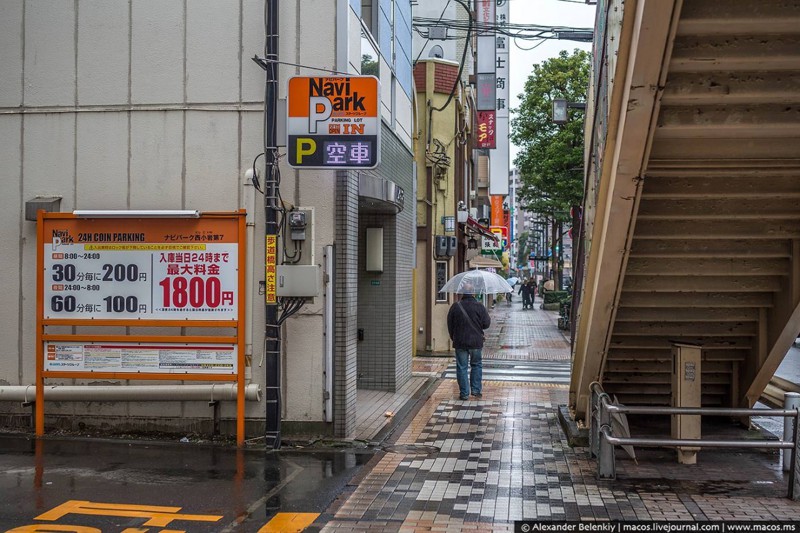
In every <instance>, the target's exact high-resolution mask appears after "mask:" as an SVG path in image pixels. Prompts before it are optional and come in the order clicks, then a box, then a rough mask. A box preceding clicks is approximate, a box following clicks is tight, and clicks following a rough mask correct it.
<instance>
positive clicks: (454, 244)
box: [445, 237, 458, 257]
mask: <svg viewBox="0 0 800 533" xmlns="http://www.w3.org/2000/svg"><path fill="white" fill-rule="evenodd" d="M445 238H446V239H447V255H448V256H449V257H453V256H455V255H456V254H457V253H458V239H456V238H455V237H445Z"/></svg>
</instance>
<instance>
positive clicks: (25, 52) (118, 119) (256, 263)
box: [0, 0, 413, 436]
mask: <svg viewBox="0 0 800 533" xmlns="http://www.w3.org/2000/svg"><path fill="white" fill-rule="evenodd" d="M342 6H343V4H342V3H341V2H327V1H326V2H319V1H317V2H294V3H288V2H280V3H279V9H280V12H279V16H280V58H281V60H282V61H285V62H287V63H295V64H297V65H305V66H308V67H315V68H316V70H314V69H311V70H309V69H308V68H300V67H296V66H292V65H281V67H280V69H279V78H280V83H279V95H280V97H281V98H285V97H286V87H287V80H288V78H289V77H290V76H293V75H314V74H323V75H324V74H325V73H326V71H327V72H333V71H336V70H339V69H340V68H346V69H348V70H350V71H353V72H355V71H357V68H360V61H359V60H360V52H361V50H360V42H359V40H358V37H357V36H358V35H360V22H359V19H358V16H357V15H356V14H355V12H354V11H353V9H352V7H351V6H346V7H345V8H344V9H342ZM301 22H302V23H301ZM354 35H355V36H356V37H353V36H354ZM0 50H2V61H0V135H2V139H3V142H2V143H0V191H1V192H2V194H0V206H2V207H4V209H2V210H0V238H2V239H3V242H5V243H7V246H6V253H4V254H3V255H2V256H1V257H0V268H3V269H4V271H5V272H7V273H9V274H10V275H8V276H7V277H6V281H5V283H4V286H5V290H3V291H2V292H0V340H2V341H3V345H4V347H5V349H6V352H5V354H6V356H5V357H2V358H0V385H4V384H7V385H27V384H31V383H33V382H34V378H35V357H34V355H35V348H36V347H35V334H36V332H35V303H36V299H37V295H36V293H35V270H36V269H35V265H36V245H35V243H36V223H35V222H29V221H25V220H24V205H25V202H26V201H27V200H30V199H32V198H34V197H35V196H59V197H61V206H60V209H61V211H64V212H69V211H72V210H73V209H198V210H200V211H233V210H236V209H239V208H245V209H247V211H248V212H249V213H250V214H251V215H252V219H253V223H254V226H253V230H252V233H251V234H250V236H251V238H252V240H251V241H250V242H249V243H248V246H250V247H251V249H252V262H251V263H249V264H248V265H246V267H247V268H248V273H247V276H248V278H249V280H250V281H251V282H252V287H253V290H252V291H251V292H250V293H249V294H247V295H246V296H247V297H248V298H250V299H251V300H252V301H253V306H252V311H251V313H250V314H249V315H248V316H246V317H242V321H243V322H244V323H247V324H248V326H249V327H250V328H251V329H252V346H251V347H248V353H247V359H248V364H249V365H250V367H249V368H248V372H247V374H248V376H249V377H250V378H251V379H252V381H253V382H254V383H257V384H260V385H261V386H262V387H263V385H264V383H265V375H264V370H263V367H261V366H259V361H260V360H261V358H262V353H261V347H262V346H263V330H264V320H265V318H264V317H265V311H264V306H263V300H262V298H263V296H261V295H259V294H258V287H259V282H260V281H263V279H264V272H263V260H264V244H263V242H264V239H263V235H264V231H265V230H264V207H263V196H261V195H256V193H255V192H254V191H253V188H252V187H250V186H249V185H248V184H245V182H244V174H245V171H246V170H247V169H249V168H250V167H252V166H253V160H254V158H255V157H256V155H258V154H259V153H261V152H262V151H263V128H264V105H263V102H264V72H263V71H262V70H261V69H260V68H258V66H257V65H256V64H254V63H253V62H252V61H251V60H250V58H251V57H252V56H253V55H255V54H258V55H263V50H264V0H192V1H191V2H188V1H186V2H159V1H157V0H137V1H136V2H105V1H101V0H79V1H73V0H53V1H52V2H41V1H35V0H19V1H9V2H2V3H0ZM342 57H343V58H345V64H344V65H342V59H341V58H342ZM382 61H383V59H382ZM347 63H350V67H349V68H348V67H347V66H346V65H347ZM354 67H356V68H354ZM319 69H322V70H321V71H320V70H319ZM381 84H382V96H381V99H382V101H383V102H384V105H383V108H384V110H383V116H384V120H385V123H384V141H383V142H384V158H385V160H384V161H385V164H384V165H382V166H381V167H379V168H378V169H376V170H374V171H371V172H372V173H373V174H374V175H376V176H380V177H382V178H384V179H390V180H393V181H396V182H397V183H398V184H399V185H400V186H401V187H403V189H404V190H405V191H406V193H407V194H409V195H410V194H411V191H412V189H413V188H412V185H413V183H412V177H411V176H412V175H413V170H412V160H411V155H410V151H409V150H410V149H409V146H410V144H411V132H412V122H413V120H412V113H411V110H410V107H411V97H410V96H409V95H407V94H406V93H405V92H404V91H403V90H402V89H401V88H400V87H399V86H397V84H396V80H395V78H394V77H393V75H392V72H391V70H388V74H386V75H385V76H382V79H381ZM281 151H283V150H281ZM257 166H258V167H259V168H260V169H262V170H263V159H261V160H260V162H259V164H258V165H257ZM262 176H263V172H262ZM262 183H263V179H262ZM281 195H282V198H283V200H284V201H286V202H287V203H290V204H292V205H294V206H300V207H305V208H312V209H313V212H314V227H313V230H312V231H313V235H314V239H313V241H314V242H313V246H312V247H311V249H310V250H309V251H310V252H313V262H314V263H315V264H321V263H322V258H323V249H324V247H325V246H326V245H334V246H336V250H337V252H336V253H337V256H336V265H337V277H336V282H337V286H336V291H337V292H336V311H335V313H336V336H335V341H336V359H335V376H336V379H335V391H334V403H335V408H334V413H335V422H336V423H335V432H336V433H337V434H339V435H342V436H346V435H347V434H349V433H350V432H351V431H352V428H353V427H354V421H355V399H356V375H357V373H356V368H357V367H356V364H357V359H356V353H357V346H356V327H355V326H356V325H357V308H358V304H359V301H358V299H359V290H360V287H359V275H360V274H359V270H358V267H357V265H358V251H359V247H360V241H359V215H358V173H357V172H354V171H348V172H342V171H339V172H336V171H332V170H305V169H304V170H302V171H298V170H293V169H291V168H289V167H288V166H285V165H281ZM412 213H413V209H408V208H407V209H406V210H404V211H403V212H401V213H400V215H398V216H396V217H394V218H392V219H390V220H385V221H384V223H385V224H386V227H387V228H389V230H390V231H388V232H387V235H390V236H391V239H392V240H391V245H390V246H387V247H388V248H391V252H390V253H391V254H392V257H393V259H392V260H393V261H394V267H393V268H394V274H393V275H392V277H391V281H390V282H389V283H387V284H386V287H387V288H391V290H392V291H393V296H392V297H393V298H394V300H391V299H389V300H386V301H384V302H382V303H381V309H382V310H381V313H382V314H384V315H386V316H387V317H389V319H388V320H387V323H388V324H390V328H391V329H392V334H391V337H387V338H386V339H385V340H384V343H383V344H382V348H381V350H383V352H381V356H380V357H383V358H384V359H385V360H386V361H387V363H386V364H385V365H383V366H382V367H381V369H382V370H381V371H382V372H383V373H384V374H385V375H382V376H381V378H380V381H381V382H382V383H385V384H390V383H392V384H394V385H392V386H396V385H398V384H402V383H403V382H404V380H406V379H408V377H410V345H411V342H410V339H411V325H410V316H411V305H410V301H407V300H406V299H405V298H399V297H398V296H397V295H398V294H407V293H410V291H411V282H410V280H411V267H410V266H409V265H410V257H412V254H411V251H412V246H413V231H412V230H413V223H412V222H411V218H410V217H413V214H412ZM323 308H324V299H323V298H322V296H320V297H318V298H315V299H314V301H313V302H309V303H308V304H307V305H306V306H305V307H304V308H303V309H302V311H301V312H300V313H298V314H297V315H295V316H294V317H292V318H291V319H289V320H288V321H287V322H286V325H285V328H284V335H283V341H284V342H283V345H282V365H281V366H282V371H283V373H282V388H283V391H282V394H283V404H282V406H283V412H282V416H283V419H284V421H287V422H299V423H311V424H319V423H321V421H322V420H323V417H324V415H323V402H324V398H323V383H324V372H323V371H324V359H323V327H324V313H323ZM53 331H55V332H58V331H59V329H57V328H54V330H53ZM84 331H86V332H89V331H91V332H94V333H97V332H99V328H87V329H85V330H84ZM110 332H114V333H122V334H124V333H126V332H125V330H124V329H123V328H114V329H112V330H109V329H105V330H103V333H110ZM131 333H132V334H133V333H141V334H146V333H153V331H152V329H146V328H141V330H137V331H135V332H131ZM187 333H196V331H187ZM49 383H66V384H72V383H77V382H76V381H75V380H61V381H58V380H49ZM117 383H118V384H121V385H125V384H141V383H142V382H135V381H123V382H114V384H117ZM150 384H152V382H150ZM389 388H391V386H389ZM0 411H9V412H20V411H19V408H18V406H12V405H10V403H8V402H6V403H5V404H0ZM47 413H48V415H58V414H62V415H70V416H73V415H80V414H83V415H89V416H92V417H94V419H95V420H98V421H102V423H109V424H113V423H121V422H120V421H121V418H120V417H126V419H127V420H128V421H132V420H138V421H139V422H140V424H141V427H145V426H146V427H148V428H151V429H154V428H156V427H161V428H164V427H173V428H181V430H188V429H191V428H193V427H194V428H199V427H201V426H203V424H206V423H207V422H208V420H209V419H210V414H211V412H210V410H209V408H208V406H207V405H206V402H185V403H178V402H172V403H169V402H165V403H163V404H158V405H154V404H153V403H135V402H128V403H125V402H120V403H118V404H110V403H106V404H102V405H98V404H88V406H87V404H83V403H81V404H80V405H78V404H67V403H63V404H60V405H56V404H53V405H51V404H50V403H48V407H47ZM221 415H222V417H223V419H227V420H228V422H229V421H230V419H231V418H233V417H234V416H235V404H233V403H224V404H223V405H222V412H221ZM247 418H248V428H249V429H248V430H249V432H250V433H251V434H252V433H253V432H254V431H255V432H256V433H257V432H258V431H259V426H260V425H262V424H263V418H264V406H263V405H262V404H258V403H255V402H248V404H247ZM228 422H226V423H228ZM203 427H206V426H203Z"/></svg>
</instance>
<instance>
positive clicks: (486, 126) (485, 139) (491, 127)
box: [476, 111, 497, 148]
mask: <svg viewBox="0 0 800 533" xmlns="http://www.w3.org/2000/svg"><path fill="white" fill-rule="evenodd" d="M476 115H477V121H478V126H477V130H478V131H477V135H478V139H477V141H476V142H477V144H476V146H477V147H478V148H494V147H495V146H496V145H497V141H496V139H497V137H496V123H495V112H494V111H478V112H477V113H476Z"/></svg>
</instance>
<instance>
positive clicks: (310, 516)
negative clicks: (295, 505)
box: [258, 513, 319, 533]
mask: <svg viewBox="0 0 800 533" xmlns="http://www.w3.org/2000/svg"><path fill="white" fill-rule="evenodd" d="M318 516H319V513H278V514H276V515H275V516H273V517H272V520H270V521H269V522H267V523H266V524H264V525H263V526H262V527H261V529H259V530H258V533H278V532H280V533H290V532H292V533H294V532H299V531H303V530H304V529H305V528H307V527H308V526H310V525H311V524H312V523H314V520H316V519H317V517H318Z"/></svg>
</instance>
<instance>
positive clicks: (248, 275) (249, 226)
mask: <svg viewBox="0 0 800 533" xmlns="http://www.w3.org/2000/svg"><path fill="white" fill-rule="evenodd" d="M252 172H253V171H252V170H250V169H248V172H247V173H246V174H245V180H244V209H245V212H246V213H247V214H246V216H245V232H246V233H247V239H246V240H247V249H246V254H247V259H246V261H245V263H246V264H245V265H244V268H245V276H244V286H245V294H246V295H247V297H246V298H245V316H244V317H242V320H243V321H244V360H245V367H244V379H245V383H250V381H251V380H252V379H253V301H254V300H255V298H253V265H254V264H255V263H254V262H253V261H254V260H255V247H256V246H255V244H256V241H255V236H256V235H255V230H256V222H255V213H256V192H255V187H254V186H253V176H252Z"/></svg>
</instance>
